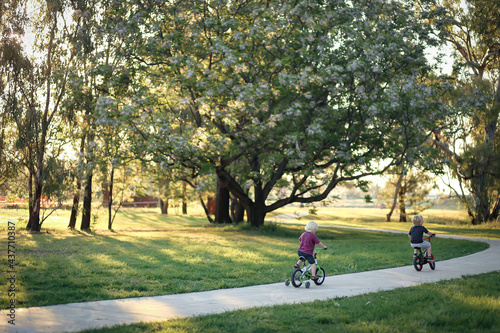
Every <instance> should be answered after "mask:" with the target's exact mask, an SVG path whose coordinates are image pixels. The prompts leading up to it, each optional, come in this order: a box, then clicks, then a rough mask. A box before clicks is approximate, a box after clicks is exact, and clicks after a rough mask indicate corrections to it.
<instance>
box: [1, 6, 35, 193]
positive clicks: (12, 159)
mask: <svg viewBox="0 0 500 333" xmlns="http://www.w3.org/2000/svg"><path fill="white" fill-rule="evenodd" d="M26 24H27V16H26V4H25V3H22V2H20V1H11V2H2V3H0V96H1V98H0V189H2V190H4V191H5V190H6V188H7V187H9V185H10V184H9V183H11V180H12V179H13V178H16V177H17V176H18V175H17V174H16V173H17V172H16V171H18V170H20V168H21V166H20V163H19V162H20V156H19V154H18V152H17V150H16V149H15V139H14V138H15V137H16V125H15V123H14V119H13V117H11V116H10V115H11V114H12V113H14V112H16V111H15V110H17V109H18V108H19V107H20V105H19V104H18V103H17V102H16V101H17V98H18V96H19V93H20V89H21V87H20V84H21V82H22V81H21V80H19V79H18V78H19V77H21V76H23V77H25V75H26V73H27V72H28V70H29V68H30V67H31V63H30V61H29V59H28V58H27V56H26V52H25V50H23V46H22V39H23V38H24V35H25V27H26Z"/></svg>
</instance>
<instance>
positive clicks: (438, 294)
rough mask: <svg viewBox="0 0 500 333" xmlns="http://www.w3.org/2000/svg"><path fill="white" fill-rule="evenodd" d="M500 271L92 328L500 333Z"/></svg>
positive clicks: (129, 331) (128, 332)
mask: <svg viewBox="0 0 500 333" xmlns="http://www.w3.org/2000/svg"><path fill="white" fill-rule="evenodd" d="M499 295H500V272H492V273H488V274H481V275H477V276H467V277H464V278H462V279H453V280H447V281H441V282H437V283H427V284H423V285H420V286H417V287H411V288H401V289H395V290H391V291H383V292H378V293H369V294H364V295H359V296H354V297H345V298H336V299H331V300H328V301H314V302H309V303H302V304H293V305H280V306H274V307H260V308H252V309H249V310H239V311H231V312H225V313H222V314H217V315H207V316H198V317H194V318H185V319H177V320H169V321H164V322H157V323H151V324H145V323H141V324H134V325H128V326H123V325H122V326H115V327H113V328H107V329H100V330H89V331H85V332H87V333H90V332H93V333H99V332H110V333H115V332H116V333H118V332H119V333H133V332H134V333H135V332H164V333H173V332H175V333H196V332H207V333H212V332H213V333H219V332H241V333H247V332H248V333H250V332H283V331H286V332H381V333H385V332H453V333H455V332H499V331H500V316H498V313H499V312H500V298H499Z"/></svg>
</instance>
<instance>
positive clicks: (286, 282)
mask: <svg viewBox="0 0 500 333" xmlns="http://www.w3.org/2000/svg"><path fill="white" fill-rule="evenodd" d="M289 285H290V280H288V279H286V281H285V286H287V287H288V286H289Z"/></svg>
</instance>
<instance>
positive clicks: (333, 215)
mask: <svg viewBox="0 0 500 333" xmlns="http://www.w3.org/2000/svg"><path fill="white" fill-rule="evenodd" d="M388 212H389V210H388V209H379V208H343V207H318V208H316V209H315V212H314V213H313V214H310V212H309V208H300V207H288V208H286V209H283V210H277V211H276V212H274V214H273V216H274V217H275V216H278V215H280V214H284V213H303V214H308V215H304V216H302V217H300V218H297V219H292V220H285V219H282V218H278V219H277V221H280V220H281V221H283V222H293V223H296V222H298V223H301V224H306V223H307V221H309V220H314V221H316V222H318V224H323V225H339V226H346V227H358V228H378V229H386V230H403V231H408V230H410V228H411V226H412V223H411V222H396V221H399V213H398V211H397V210H396V211H395V212H394V213H393V215H392V218H391V221H392V222H385V218H386V215H387V213H388ZM421 215H422V216H423V217H424V226H425V227H426V228H427V229H429V231H432V232H435V233H438V234H450V235H462V236H468V237H480V238H493V239H500V223H485V224H481V225H477V226H473V225H471V224H470V223H469V221H468V217H467V214H466V213H465V212H462V211H458V210H446V209H429V210H426V211H424V212H423V213H422V214H421ZM411 217H412V215H408V221H411Z"/></svg>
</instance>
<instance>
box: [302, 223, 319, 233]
mask: <svg viewBox="0 0 500 333" xmlns="http://www.w3.org/2000/svg"><path fill="white" fill-rule="evenodd" d="M304 229H306V231H309V232H312V233H315V232H316V231H317V230H318V224H317V223H316V222H314V221H309V223H307V225H306V226H305V228H304Z"/></svg>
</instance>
